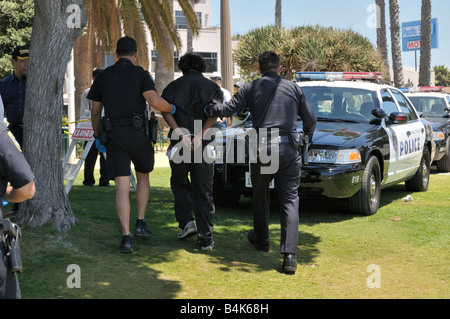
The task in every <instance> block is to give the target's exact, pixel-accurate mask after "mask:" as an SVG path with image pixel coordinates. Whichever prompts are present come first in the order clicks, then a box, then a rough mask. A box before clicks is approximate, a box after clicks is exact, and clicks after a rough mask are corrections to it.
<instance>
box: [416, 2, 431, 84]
mask: <svg viewBox="0 0 450 319" xmlns="http://www.w3.org/2000/svg"><path fill="white" fill-rule="evenodd" d="M421 26H422V34H421V38H420V69H419V86H429V85H430V68H431V0H422V23H421Z"/></svg>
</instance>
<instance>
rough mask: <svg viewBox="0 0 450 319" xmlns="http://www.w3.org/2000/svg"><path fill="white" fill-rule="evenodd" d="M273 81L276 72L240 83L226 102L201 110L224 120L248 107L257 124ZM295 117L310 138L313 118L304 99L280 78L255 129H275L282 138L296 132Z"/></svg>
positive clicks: (314, 120) (296, 89)
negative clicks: (301, 123) (235, 91)
mask: <svg viewBox="0 0 450 319" xmlns="http://www.w3.org/2000/svg"><path fill="white" fill-rule="evenodd" d="M277 80H278V75H277V73H275V72H268V73H266V74H264V76H263V77H262V78H260V79H257V80H255V81H252V82H250V83H246V84H244V86H243V87H242V88H241V89H240V90H239V91H238V92H237V93H236V94H235V95H234V97H233V98H232V99H231V100H230V101H228V102H226V103H224V104H217V105H211V106H208V107H206V108H205V111H206V113H207V114H208V115H209V116H221V117H222V116H225V117H228V116H232V115H233V114H234V113H236V112H240V111H242V110H244V109H246V108H248V109H249V110H250V113H251V114H252V118H253V122H254V123H257V122H258V121H259V120H260V118H261V117H262V115H263V113H264V110H265V108H266V105H267V103H268V100H269V99H270V96H271V95H272V92H273V90H274V87H275V84H276V82H277ZM298 115H299V116H300V118H301V119H302V120H303V131H304V132H305V134H307V135H309V136H311V137H312V135H313V133H314V129H315V126H316V117H315V115H314V113H313V111H312V109H311V106H310V105H309V102H308V100H307V98H306V96H305V95H304V94H303V92H302V90H301V89H300V87H299V86H298V85H296V84H295V83H293V82H291V81H289V80H286V79H281V82H280V84H279V86H278V88H277V91H276V93H275V95H274V98H273V100H272V103H271V104H270V106H269V108H268V110H267V113H266V115H265V116H264V118H263V119H262V121H261V122H260V124H259V127H260V128H267V129H271V128H278V129H279V135H280V136H286V135H288V134H289V133H291V132H295V131H296V130H297V116H298Z"/></svg>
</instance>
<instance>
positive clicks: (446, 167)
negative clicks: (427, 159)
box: [436, 137, 450, 173]
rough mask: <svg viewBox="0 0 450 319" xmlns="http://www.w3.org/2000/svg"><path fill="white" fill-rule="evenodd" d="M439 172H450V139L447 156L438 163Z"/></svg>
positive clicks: (446, 151) (449, 139) (448, 140)
mask: <svg viewBox="0 0 450 319" xmlns="http://www.w3.org/2000/svg"><path fill="white" fill-rule="evenodd" d="M436 167H437V170H438V172H445V173H446V172H450V137H449V138H448V139H447V147H446V150H445V155H444V157H443V158H441V159H440V160H439V161H437V162H436Z"/></svg>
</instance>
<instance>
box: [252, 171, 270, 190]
mask: <svg viewBox="0 0 450 319" xmlns="http://www.w3.org/2000/svg"><path fill="white" fill-rule="evenodd" d="M245 187H249V188H251V187H252V177H251V175H250V172H245ZM269 188H270V189H274V188H275V180H274V179H272V181H271V182H270V184H269Z"/></svg>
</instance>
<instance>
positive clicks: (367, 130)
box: [214, 72, 434, 215]
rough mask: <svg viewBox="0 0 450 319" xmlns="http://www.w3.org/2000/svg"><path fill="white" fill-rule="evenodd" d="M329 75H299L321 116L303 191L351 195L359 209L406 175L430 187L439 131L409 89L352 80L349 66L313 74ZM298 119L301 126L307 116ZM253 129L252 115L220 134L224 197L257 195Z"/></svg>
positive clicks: (372, 205)
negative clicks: (253, 172)
mask: <svg viewBox="0 0 450 319" xmlns="http://www.w3.org/2000/svg"><path fill="white" fill-rule="evenodd" d="M360 75H361V77H360V78H364V79H366V80H370V79H379V78H380V74H368V73H361V74H360ZM322 77H323V79H324V81H304V78H303V79H302V81H300V82H298V85H299V86H300V87H301V88H302V90H303V92H304V93H305V94H306V96H307V98H308V100H309V101H310V104H311V106H312V108H313V110H314V113H315V114H316V116H317V119H318V123H317V126H316V130H315V133H314V136H313V139H312V142H311V144H310V145H309V150H308V153H307V156H306V158H307V164H305V165H304V166H303V168H302V178H301V185H300V189H299V192H300V194H301V195H302V196H326V197H330V198H345V199H348V203H349V209H350V211H351V212H352V213H355V214H362V215H372V214H375V213H376V212H377V210H378V207H379V203H380V195H381V189H382V188H384V187H388V186H391V185H394V184H398V183H400V182H403V181H404V182H405V185H406V189H408V190H410V191H426V190H427V189H428V183H429V174H430V164H431V153H432V152H433V150H434V148H433V146H434V143H433V141H432V132H431V129H430V128H429V127H428V128H427V126H426V125H425V124H424V121H422V120H421V119H420V117H419V114H418V113H417V111H416V110H415V108H414V106H413V105H412V104H411V102H410V101H409V100H408V99H407V98H406V97H405V96H404V95H403V93H402V92H401V91H400V90H398V89H396V88H394V87H391V86H387V85H381V84H375V83H366V82H354V81H345V80H346V79H344V77H345V74H342V75H341V77H339V74H337V73H336V72H333V73H331V74H327V73H321V74H314V80H318V79H320V78H322ZM327 77H331V78H332V81H327V80H326V79H327ZM299 78H300V79H301V78H302V74H301V73H299ZM356 78H358V74H355V73H352V75H351V77H349V76H348V75H347V79H349V80H355V79H356ZM298 124H299V126H298V129H299V130H301V129H302V122H301V120H300V119H299V122H298ZM251 129H252V123H251V116H248V118H247V119H246V120H245V121H244V122H243V123H241V124H239V125H237V126H233V127H229V128H228V129H226V130H225V131H222V134H219V135H218V136H217V137H216V140H217V147H216V151H217V152H216V165H215V177H214V190H215V200H216V203H218V204H219V205H220V204H227V203H228V204H230V203H236V202H237V201H238V200H239V198H240V196H242V195H244V196H251V181H250V178H249V173H248V172H249V156H248V148H243V145H245V144H246V143H245V140H246V136H247V135H248V134H249V132H250V130H251ZM231 141H232V143H231ZM242 150H245V152H243V151H242ZM230 153H232V154H233V155H232V156H229V155H230ZM243 153H244V154H243ZM272 186H273V188H275V187H276V185H272Z"/></svg>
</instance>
